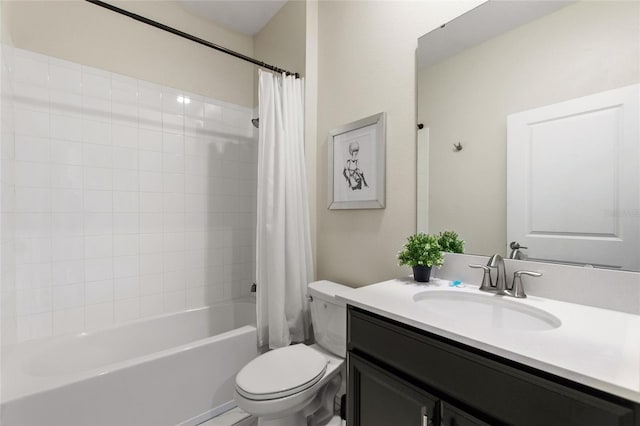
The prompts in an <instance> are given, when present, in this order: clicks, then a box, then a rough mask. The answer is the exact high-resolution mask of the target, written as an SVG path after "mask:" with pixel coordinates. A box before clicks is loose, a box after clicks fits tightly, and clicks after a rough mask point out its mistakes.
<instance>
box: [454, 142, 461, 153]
mask: <svg viewBox="0 0 640 426" xmlns="http://www.w3.org/2000/svg"><path fill="white" fill-rule="evenodd" d="M453 148H454V150H455V152H460V151H462V144H461V143H460V142H458V143H454V144H453Z"/></svg>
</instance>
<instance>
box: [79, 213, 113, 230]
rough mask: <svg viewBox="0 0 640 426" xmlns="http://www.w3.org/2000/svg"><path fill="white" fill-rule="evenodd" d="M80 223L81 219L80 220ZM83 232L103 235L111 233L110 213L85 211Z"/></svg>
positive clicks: (111, 219) (111, 218)
mask: <svg viewBox="0 0 640 426" xmlns="http://www.w3.org/2000/svg"><path fill="white" fill-rule="evenodd" d="M81 224H82V221H81ZM84 233H85V234H86V235H104V234H112V233H113V214H112V213H85V214H84Z"/></svg>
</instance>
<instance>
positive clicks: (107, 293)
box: [85, 280, 114, 305]
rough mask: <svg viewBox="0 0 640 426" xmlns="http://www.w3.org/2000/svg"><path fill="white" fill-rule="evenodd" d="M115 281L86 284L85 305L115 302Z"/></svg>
mask: <svg viewBox="0 0 640 426" xmlns="http://www.w3.org/2000/svg"><path fill="white" fill-rule="evenodd" d="M113 293H114V290H113V280H103V281H93V282H88V283H86V284H85V303H86V304H87V305H95V304H97V303H105V302H113V300H114V297H113Z"/></svg>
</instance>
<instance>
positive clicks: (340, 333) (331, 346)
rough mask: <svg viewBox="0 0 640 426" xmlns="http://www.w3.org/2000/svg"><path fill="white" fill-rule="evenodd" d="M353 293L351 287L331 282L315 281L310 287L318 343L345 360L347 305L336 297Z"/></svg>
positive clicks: (313, 320)
mask: <svg viewBox="0 0 640 426" xmlns="http://www.w3.org/2000/svg"><path fill="white" fill-rule="evenodd" d="M352 291H354V289H353V288H351V287H347V286H344V285H342V284H338V283H334V282H331V281H315V282H312V283H310V284H309V287H308V292H309V296H311V299H310V302H309V305H310V309H311V322H312V323H313V333H314V335H315V338H316V343H317V344H318V345H320V346H322V347H323V348H324V349H326V350H328V351H329V352H331V353H333V354H335V355H338V356H341V357H343V358H344V357H346V354H347V305H346V303H344V302H342V301H338V300H337V299H336V295H342V294H345V293H348V292H352Z"/></svg>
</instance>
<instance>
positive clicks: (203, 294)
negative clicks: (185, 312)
mask: <svg viewBox="0 0 640 426" xmlns="http://www.w3.org/2000/svg"><path fill="white" fill-rule="evenodd" d="M206 290H207V287H191V288H187V289H186V303H187V308H200V307H203V306H207V291H206Z"/></svg>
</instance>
